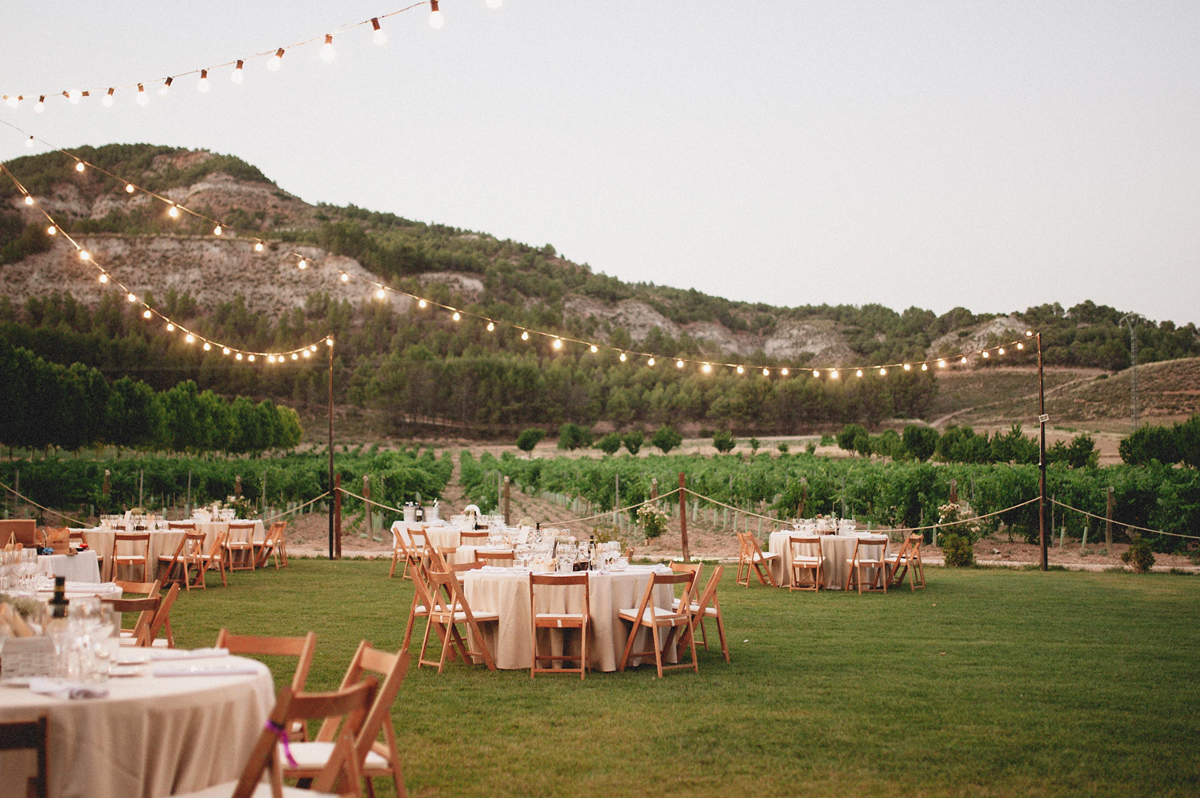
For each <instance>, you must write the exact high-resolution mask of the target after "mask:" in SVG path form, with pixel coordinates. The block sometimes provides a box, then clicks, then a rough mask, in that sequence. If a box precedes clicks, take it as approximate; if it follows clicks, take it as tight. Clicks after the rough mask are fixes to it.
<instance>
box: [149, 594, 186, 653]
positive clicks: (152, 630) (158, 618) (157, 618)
mask: <svg viewBox="0 0 1200 798" xmlns="http://www.w3.org/2000/svg"><path fill="white" fill-rule="evenodd" d="M178 595H179V583H178V582H176V583H175V584H173V585H171V589H170V590H168V591H167V595H165V596H163V597H162V601H161V602H159V605H158V611H157V612H155V613H154V620H152V621H150V625H149V626H148V627H147V628H146V637H147V638H148V640H147V642H146V645H150V644H151V643H153V642H154V640H155V638H157V637H158V633H159V631H160V630H162V629H163V628H164V627H165V628H166V630H167V644H168V645H169V646H170V647H171V648H174V647H175V640H174V636H173V635H172V633H171V605H172V604H174V603H175V599H176V597H177V596H178Z"/></svg>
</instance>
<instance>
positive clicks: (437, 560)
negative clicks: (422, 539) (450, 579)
mask: <svg viewBox="0 0 1200 798" xmlns="http://www.w3.org/2000/svg"><path fill="white" fill-rule="evenodd" d="M429 560H430V564H431V567H434V568H437V569H439V570H442V571H444V570H446V567H447V566H448V565H449V564H450V563H452V562H458V546H430V547H429Z"/></svg>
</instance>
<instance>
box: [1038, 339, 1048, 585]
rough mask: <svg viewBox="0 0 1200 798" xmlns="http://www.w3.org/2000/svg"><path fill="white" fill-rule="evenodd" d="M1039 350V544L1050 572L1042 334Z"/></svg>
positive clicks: (1046, 568)
mask: <svg viewBox="0 0 1200 798" xmlns="http://www.w3.org/2000/svg"><path fill="white" fill-rule="evenodd" d="M1037 348H1038V428H1039V430H1040V435H1039V436H1038V437H1039V439H1038V472H1039V476H1038V544H1039V545H1040V546H1041V547H1042V570H1043V571H1048V570H1050V560H1049V555H1048V554H1047V553H1046V422H1047V421H1049V420H1050V419H1049V417H1048V416H1047V415H1046V381H1045V370H1044V368H1043V364H1042V334H1041V333H1038V334H1037Z"/></svg>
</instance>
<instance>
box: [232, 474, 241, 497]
mask: <svg viewBox="0 0 1200 798" xmlns="http://www.w3.org/2000/svg"><path fill="white" fill-rule="evenodd" d="M233 495H234V497H235V498H238V499H240V498H242V477H241V475H240V474H239V475H238V476H236V477H234V478H233Z"/></svg>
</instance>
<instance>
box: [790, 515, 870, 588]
mask: <svg viewBox="0 0 1200 798" xmlns="http://www.w3.org/2000/svg"><path fill="white" fill-rule="evenodd" d="M812 534H814V533H812V532H807V531H804V530H794V529H785V530H780V531H777V532H772V533H771V538H770V542H769V546H770V550H771V552H772V553H774V554H778V555H779V556H778V557H776V558H774V559H773V560H771V561H770V562H771V573H772V574H773V575H774V577H775V580H776V581H775V583H776V584H777V585H780V586H786V585H790V584H791V583H792V547H791V546H789V545H788V538H790V537H791V536H792V535H812ZM879 534H882V533H879V532H850V533H847V534H838V535H821V536H820V538H821V556H823V557H824V558H825V587H826V588H827V589H829V590H842V589H843V588H844V587H845V586H846V577H847V576H848V575H849V574H850V565H849V563H848V562H847V561H848V560H849V559H850V558H851V557H853V556H854V544H855V541H857V540H858V539H859V538H860V537H863V536H867V535H872V536H874V535H879ZM866 551H869V552H871V554H872V555H874V554H876V553H877V551H876V547H875V546H872V547H870V548H868V549H866ZM884 553H885V554H886V553H887V546H886V545H885V546H884Z"/></svg>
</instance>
